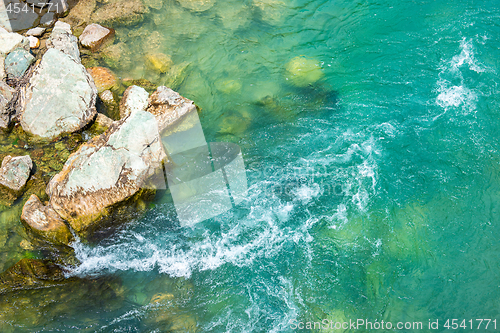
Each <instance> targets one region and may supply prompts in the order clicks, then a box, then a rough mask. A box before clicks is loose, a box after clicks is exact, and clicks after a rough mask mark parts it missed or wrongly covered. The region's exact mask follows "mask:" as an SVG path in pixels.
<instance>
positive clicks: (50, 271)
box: [0, 258, 66, 294]
mask: <svg viewBox="0 0 500 333" xmlns="http://www.w3.org/2000/svg"><path fill="white" fill-rule="evenodd" d="M65 280H66V279H65V277H64V272H63V270H62V269H61V268H60V267H59V266H57V265H55V264H53V263H51V262H50V261H48V260H36V259H28V258H25V259H21V260H20V261H19V262H17V263H16V264H15V265H14V266H12V267H10V268H9V269H7V270H6V271H5V272H3V273H1V274H0V294H5V293H8V292H12V291H16V290H23V289H34V288H42V287H50V286H55V285H60V284H62V283H64V282H65Z"/></svg>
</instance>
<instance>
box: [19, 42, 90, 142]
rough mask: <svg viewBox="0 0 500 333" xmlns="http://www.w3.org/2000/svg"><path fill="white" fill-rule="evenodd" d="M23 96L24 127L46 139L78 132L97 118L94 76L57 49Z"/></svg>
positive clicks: (47, 55)
mask: <svg viewBox="0 0 500 333" xmlns="http://www.w3.org/2000/svg"><path fill="white" fill-rule="evenodd" d="M21 95H22V98H21V103H20V113H21V121H20V122H21V126H22V127H23V129H24V130H25V131H26V132H29V133H32V134H35V135H38V136H40V137H43V138H54V137H57V136H58V135H59V134H61V133H71V132H74V131H77V130H79V129H81V128H83V127H84V126H85V125H87V124H88V123H89V122H90V121H91V120H92V119H93V118H94V116H95V114H96V109H95V102H96V98H97V89H96V87H95V85H94V82H93V80H92V78H91V76H90V75H89V74H88V72H87V71H86V70H85V68H84V67H83V66H82V65H81V64H79V63H77V62H75V61H74V59H73V58H72V57H70V56H69V55H67V54H66V53H63V52H62V51H60V50H58V49H56V48H51V49H49V50H48V51H47V52H46V53H45V54H44V55H43V58H42V61H41V62H40V64H39V65H38V66H37V67H36V68H35V69H34V71H33V74H32V77H31V79H30V81H29V83H28V85H27V86H26V87H24V88H23V90H22V94H21Z"/></svg>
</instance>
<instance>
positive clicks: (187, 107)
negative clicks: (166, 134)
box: [146, 86, 196, 132]
mask: <svg viewBox="0 0 500 333" xmlns="http://www.w3.org/2000/svg"><path fill="white" fill-rule="evenodd" d="M146 111H148V112H150V113H152V114H153V115H154V116H155V117H156V120H157V121H158V128H159V130H160V132H162V131H163V130H164V129H166V128H167V127H168V126H170V125H173V124H174V123H176V122H177V121H178V120H179V119H181V118H182V117H183V116H185V115H186V114H188V113H190V112H192V111H196V105H194V102H193V101H191V100H189V99H187V98H184V97H182V96H181V95H179V93H177V92H175V91H173V90H172V89H170V88H167V87H165V86H160V87H158V89H156V91H155V92H154V93H152V94H151V96H150V97H149V100H148V108H147V110H146Z"/></svg>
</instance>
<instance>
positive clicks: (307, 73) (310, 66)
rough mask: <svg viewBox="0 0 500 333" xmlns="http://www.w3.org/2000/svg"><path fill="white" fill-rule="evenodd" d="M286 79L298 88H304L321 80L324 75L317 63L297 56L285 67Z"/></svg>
mask: <svg viewBox="0 0 500 333" xmlns="http://www.w3.org/2000/svg"><path fill="white" fill-rule="evenodd" d="M286 72H287V73H286V74H287V79H288V78H290V79H291V81H292V83H293V84H294V85H296V86H298V87H305V86H308V85H310V84H313V83H314V82H316V81H318V80H319V79H321V78H322V77H323V76H324V74H323V72H322V71H321V65H320V63H319V61H317V60H314V59H309V58H306V57H304V56H298V57H295V58H293V59H292V60H290V62H289V63H288V64H287V65H286Z"/></svg>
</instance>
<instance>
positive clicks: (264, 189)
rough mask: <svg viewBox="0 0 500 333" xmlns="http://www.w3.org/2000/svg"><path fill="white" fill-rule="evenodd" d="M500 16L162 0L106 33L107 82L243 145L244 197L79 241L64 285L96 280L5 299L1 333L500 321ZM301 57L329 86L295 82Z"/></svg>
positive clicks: (452, 7) (485, 9)
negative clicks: (169, 100) (112, 37)
mask: <svg viewBox="0 0 500 333" xmlns="http://www.w3.org/2000/svg"><path fill="white" fill-rule="evenodd" d="M155 3H156V4H158V2H155ZM262 9H264V10H262ZM499 15H500V3H498V2H488V3H485V2H481V1H439V2H435V1H419V2H414V1H399V2H388V1H378V2H373V1H324V0H309V1H306V0H294V1H288V2H285V1H283V2H281V1H277V0H254V1H229V0H217V1H216V2H215V4H214V6H213V7H211V8H210V9H208V10H207V11H204V12H201V13H193V12H191V11H189V10H188V9H184V8H183V7H181V6H180V5H179V3H178V2H176V1H169V0H164V1H163V3H162V7H161V9H151V10H150V13H149V14H148V16H147V18H146V21H145V22H144V23H142V24H141V25H138V26H135V27H119V26H118V27H115V28H116V29H117V42H123V43H125V44H124V45H125V46H126V48H127V49H128V50H129V51H127V52H128V54H127V57H128V58H126V59H125V60H123V59H122V61H123V63H121V64H120V68H121V70H120V68H118V67H117V68H115V70H116V71H117V73H118V74H119V75H121V77H122V78H128V77H131V78H134V79H138V78H141V77H145V78H147V79H149V80H150V81H152V82H153V83H155V84H165V83H167V84H170V85H171V86H172V87H173V88H175V89H177V90H178V91H179V92H180V93H181V94H183V95H184V96H186V97H188V98H190V99H193V100H194V101H195V102H196V103H197V104H198V105H199V106H200V107H201V108H202V110H201V112H200V119H201V122H202V125H203V128H204V132H205V136H206V137H207V140H208V141H231V142H235V143H237V144H238V145H240V147H241V149H242V152H243V157H244V159H245V163H246V168H247V177H248V180H249V190H248V197H247V199H246V200H244V202H243V203H241V204H240V205H239V206H238V207H237V208H236V209H234V210H233V211H230V212H227V213H226V214H223V215H221V216H219V217H217V218H214V219H211V220H207V221H205V222H203V223H199V224H197V225H196V226H194V227H193V228H181V227H180V226H179V223H178V221H177V219H176V213H175V209H174V206H173V203H172V200H171V198H170V196H169V194H168V192H165V191H164V192H162V193H159V194H158V195H157V198H156V201H155V202H154V204H153V205H152V206H151V208H150V209H149V211H148V212H147V213H146V215H145V216H144V217H143V218H142V219H140V220H138V221H136V222H135V223H131V224H130V225H128V226H127V227H126V228H124V229H123V230H120V231H119V232H118V233H117V235H115V236H114V237H112V238H111V239H107V240H105V241H103V242H102V243H100V244H97V245H94V246H89V245H83V244H77V245H76V252H77V256H78V258H79V259H80V260H81V261H82V265H81V266H80V267H79V268H78V269H77V270H75V271H74V272H73V275H76V276H82V277H87V278H88V277H92V278H95V277H99V279H97V280H95V281H100V282H99V283H102V284H103V285H105V286H104V287H102V288H100V287H99V286H95V285H92V287H89V286H88V285H87V284H86V282H85V283H84V282H81V283H80V284H75V285H74V287H75V288H77V290H79V292H74V293H73V294H71V293H68V292H65V291H61V292H55V293H53V294H56V295H64V296H62V297H59V298H58V299H57V301H56V302H52V303H51V302H48V301H46V303H47V302H48V303H50V304H49V305H47V304H45V303H43V302H42V303H43V304H44V305H40V304H41V303H38V301H37V300H38V299H40V298H43V295H44V294H43V293H44V292H45V291H38V292H30V293H27V295H24V294H23V295H12V296H9V299H17V300H18V302H17V303H16V304H20V305H19V306H18V308H19V311H21V313H22V314H23V315H19V316H18V318H17V320H13V319H10V318H12V317H9V315H8V314H7V313H6V312H4V313H3V317H2V318H3V322H4V324H5V327H6V328H7V329H8V328H10V327H12V326H11V325H14V327H16V330H15V331H21V330H23V329H24V330H27V331H31V330H33V329H34V328H36V329H37V330H38V331H44V332H45V331H47V332H49V331H60V330H63V331H73V330H77V329H87V330H88V331H98V332H163V331H179V332H180V331H191V332H192V331H194V327H197V329H198V331H200V332H291V331H302V330H299V329H294V326H293V325H290V322H291V321H292V323H296V322H299V321H301V322H307V321H321V320H324V319H328V320H333V321H345V320H347V321H349V319H351V320H353V321H355V320H357V319H368V320H371V321H373V322H374V321H375V320H376V319H377V320H378V321H379V322H380V321H381V320H384V321H391V322H393V323H394V325H395V323H397V322H407V321H408V322H422V323H423V327H424V328H426V329H424V330H422V331H429V329H427V325H428V321H429V320H431V321H435V320H439V323H440V327H439V329H438V330H434V331H449V330H447V329H446V328H444V326H443V324H444V323H445V321H446V320H447V319H454V318H455V319H459V322H461V321H462V319H466V320H469V319H476V318H489V319H497V320H499V323H498V325H499V326H500V318H496V317H495V316H498V313H499V310H500V308H499V304H498V298H499V296H500V290H499V288H498V276H499V274H500V266H499V264H498V253H499V250H500V245H499V242H498V237H499V236H500V226H499V211H500V207H499V202H500V201H499V199H500V194H499V193H500V176H499V175H498V172H499V170H500V164H499V163H500V147H499V141H498V139H497V138H496V135H497V134H498V133H499V130H500V122H499V121H498V118H499V110H500V108H499V101H498V98H497V97H496V95H497V93H498V85H499V83H500V79H499V78H498V74H497V72H498V71H499V70H500V63H499V59H500V57H499V55H500V51H499V48H500V44H499V42H498V41H497V36H498V35H499V33H500V24H498V23H499ZM159 52H160V53H164V54H167V55H169V56H170V57H171V59H172V61H173V64H174V66H175V65H178V66H179V68H180V67H182V68H184V71H183V72H182V73H181V74H179V76H178V77H177V78H175V80H174V79H172V74H171V73H170V74H169V73H166V74H159V73H156V72H155V71H154V70H153V69H151V68H149V67H148V66H147V65H146V63H147V61H145V56H147V54H152V53H159ZM297 56H305V57H306V58H307V59H311V61H313V62H314V63H315V64H316V63H317V64H318V70H320V71H321V72H322V73H323V74H324V75H323V76H322V77H321V75H319V77H316V78H318V80H317V81H315V82H313V83H311V84H307V83H308V82H306V84H303V81H302V82H297V81H294V80H293V78H292V77H291V75H290V73H289V72H287V64H288V63H289V62H290V61H291V60H292V59H294V58H295V57H297ZM306 81H307V80H306ZM106 279H108V280H110V281H111V282H109V281H107V280H106ZM103 281H104V282H103ZM96 283H97V282H96ZM102 289H104V290H107V291H109V292H107V293H106V292H102ZM110 290H112V292H111V291H110ZM50 295H52V294H51V293H48V296H46V297H55V296H50ZM23 300H24V301H23ZM55 303H56V304H57V305H55ZM26 304H29V306H27V305H26ZM37 304H38V305H37ZM16 306H17V305H16ZM75 309H77V310H75ZM47 314H48V315H47ZM35 317H36V320H35V319H33V318H35ZM14 322H15V323H14ZM477 324H478V322H475V325H476V326H477ZM468 325H469V324H468ZM42 327H45V328H42ZM484 327H485V324H483V326H482V327H481V329H480V331H485V330H484ZM461 330H462V331H463V329H461ZM469 330H470V329H469ZM304 331H315V330H314V329H312V330H304ZM324 331H326V330H324ZM358 331H370V330H369V329H366V328H365V327H363V328H360V329H358ZM380 331H384V330H380ZM401 331H406V332H413V331H417V330H414V329H402V330H401ZM487 331H492V332H493V331H496V329H494V328H493V326H492V324H491V325H490V326H489V328H488V330H487Z"/></svg>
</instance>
